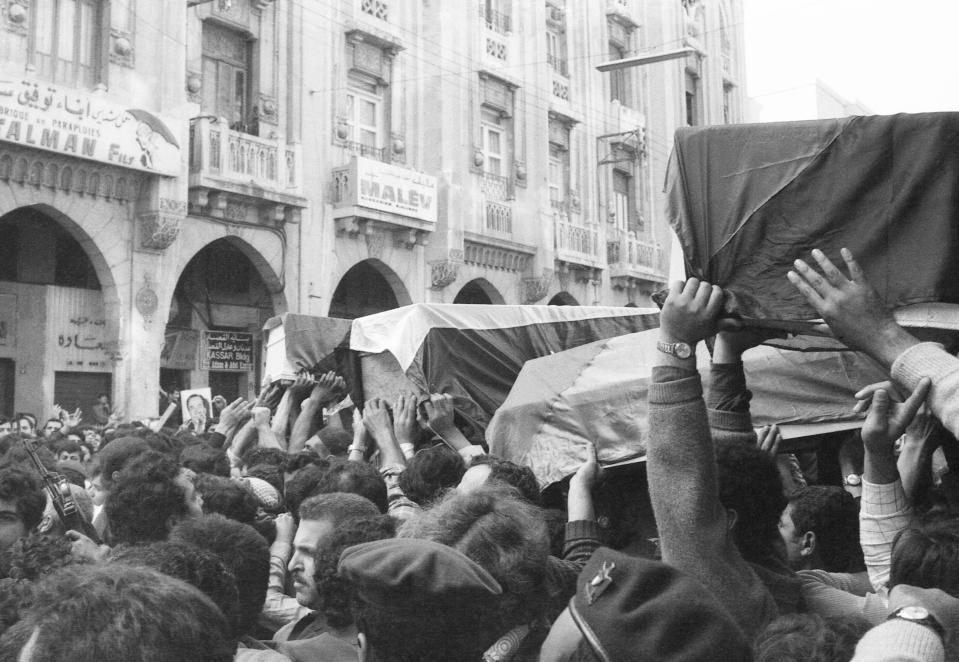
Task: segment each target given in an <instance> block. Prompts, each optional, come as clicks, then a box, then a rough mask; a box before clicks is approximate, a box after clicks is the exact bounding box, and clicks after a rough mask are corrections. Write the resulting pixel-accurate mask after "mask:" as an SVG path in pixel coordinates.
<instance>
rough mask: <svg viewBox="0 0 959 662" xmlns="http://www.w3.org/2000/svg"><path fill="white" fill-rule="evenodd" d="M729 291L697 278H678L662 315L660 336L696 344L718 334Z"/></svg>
mask: <svg viewBox="0 0 959 662" xmlns="http://www.w3.org/2000/svg"><path fill="white" fill-rule="evenodd" d="M725 299H726V293H725V292H723V290H722V288H721V287H719V286H718V285H710V284H709V283H707V282H705V281H700V280H699V279H697V278H690V279H689V280H687V281H686V282H685V283H683V282H681V281H675V282H674V283H673V284H672V285H671V286H670V288H669V295H668V296H667V297H666V301H665V303H663V310H662V312H661V313H660V315H659V329H660V337H661V338H662V339H663V340H666V341H668V342H684V343H687V344H689V345H690V346H694V345H695V344H696V343H698V342H699V341H700V340H704V339H705V338H708V337H710V336H712V335H715V334H716V331H717V330H718V328H719V327H718V322H719V316H720V314H721V313H722V310H723V302H724V301H725Z"/></svg>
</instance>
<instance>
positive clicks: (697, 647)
mask: <svg viewBox="0 0 959 662" xmlns="http://www.w3.org/2000/svg"><path fill="white" fill-rule="evenodd" d="M576 584H577V591H576V595H574V596H573V598H572V599H571V600H570V602H569V611H570V614H571V615H572V617H573V620H574V621H575V623H576V625H577V626H578V627H579V629H580V631H581V632H582V633H583V637H584V638H585V639H586V640H587V642H589V644H590V647H591V648H592V649H593V650H594V651H595V653H596V655H597V657H598V658H599V659H600V660H603V662H621V661H626V660H636V661H639V660H657V661H658V662H707V661H710V662H711V661H712V660H723V661H724V662H747V661H748V660H751V659H752V653H751V650H750V647H749V644H748V643H747V641H746V637H745V635H744V634H743V632H742V630H740V629H739V626H738V625H736V622H735V621H733V618H732V616H730V615H729V612H727V611H726V609H725V608H724V607H723V606H722V605H721V604H720V603H719V601H718V600H717V599H716V598H715V597H714V596H713V595H712V594H711V593H710V592H709V590H708V589H707V588H706V587H705V586H703V585H702V584H700V583H699V582H698V581H696V580H695V579H693V578H692V577H689V576H687V575H685V574H683V573H682V572H680V571H679V570H677V569H675V568H673V567H672V566H668V565H666V564H665V563H660V562H658V561H651V560H649V559H644V558H639V557H635V556H627V555H626V554H622V553H620V552H615V551H613V550H611V549H607V548H600V549H598V550H596V552H595V553H594V554H593V556H592V558H590V560H589V562H588V563H587V564H586V567H584V568H583V570H582V572H581V573H580V575H579V578H578V580H577V582H576Z"/></svg>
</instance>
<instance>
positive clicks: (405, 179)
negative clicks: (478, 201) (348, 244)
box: [330, 156, 438, 248]
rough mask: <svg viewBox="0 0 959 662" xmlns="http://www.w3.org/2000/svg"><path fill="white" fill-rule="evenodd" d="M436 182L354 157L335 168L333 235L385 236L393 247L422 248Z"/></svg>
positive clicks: (432, 221) (431, 220) (433, 212)
mask: <svg viewBox="0 0 959 662" xmlns="http://www.w3.org/2000/svg"><path fill="white" fill-rule="evenodd" d="M437 192H438V189H437V184H436V178H435V177H431V176H429V175H424V174H423V173H420V172H417V171H415V170H410V169H408V168H403V167H401V166H398V165H394V164H390V163H382V162H380V161H377V160H375V159H368V158H365V157H362V156H354V157H352V158H351V159H350V163H349V165H346V166H343V167H341V168H336V169H334V170H333V172H332V180H331V182H330V202H331V204H332V205H333V220H334V223H335V224H336V231H337V234H338V235H341V236H342V235H345V234H348V235H350V236H354V237H355V236H357V235H360V234H362V235H367V234H370V233H371V232H372V230H373V228H374V227H379V228H383V229H386V230H388V231H391V232H392V233H393V235H394V239H395V241H396V243H397V244H402V245H405V246H406V247H407V248H412V247H413V246H414V245H419V246H425V245H426V244H427V243H428V241H429V235H430V233H432V232H433V230H434V229H435V228H436V218H437V206H438V201H437Z"/></svg>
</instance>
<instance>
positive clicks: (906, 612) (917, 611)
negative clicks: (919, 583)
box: [888, 605, 946, 641]
mask: <svg viewBox="0 0 959 662" xmlns="http://www.w3.org/2000/svg"><path fill="white" fill-rule="evenodd" d="M894 618H901V619H902V620H904V621H909V622H910V623H916V624H917V625H925V626H926V627H927V628H929V629H931V630H932V631H933V632H935V633H936V634H938V635H939V638H940V639H942V640H943V641H945V638H946V637H945V635H946V630H945V628H943V627H942V624H941V623H940V622H939V621H937V620H936V617H935V616H933V615H932V614H930V613H929V610H928V609H926V608H925V607H920V606H919V605H909V606H907V607H900V608H899V609H897V610H896V611H894V612H892V613H891V614H889V619H888V620H890V621H891V620H892V619H894Z"/></svg>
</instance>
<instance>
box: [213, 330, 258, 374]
mask: <svg viewBox="0 0 959 662" xmlns="http://www.w3.org/2000/svg"><path fill="white" fill-rule="evenodd" d="M200 370H225V371H237V372H248V371H250V370H253V334H252V333H245V332H243V331H204V332H203V335H202V336H201V346H200Z"/></svg>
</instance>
